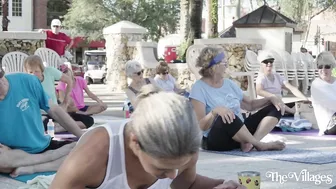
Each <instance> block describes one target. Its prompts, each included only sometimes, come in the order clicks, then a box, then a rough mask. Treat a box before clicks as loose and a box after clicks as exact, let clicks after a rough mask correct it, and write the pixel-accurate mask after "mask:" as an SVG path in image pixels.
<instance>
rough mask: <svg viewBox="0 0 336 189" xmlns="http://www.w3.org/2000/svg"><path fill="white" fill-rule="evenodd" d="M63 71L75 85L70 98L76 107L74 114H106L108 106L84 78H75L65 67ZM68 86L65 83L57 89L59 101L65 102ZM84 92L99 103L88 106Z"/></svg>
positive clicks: (61, 83) (60, 84)
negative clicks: (93, 91) (94, 92)
mask: <svg viewBox="0 0 336 189" xmlns="http://www.w3.org/2000/svg"><path fill="white" fill-rule="evenodd" d="M62 69H63V70H62V72H63V73H64V74H66V75H67V76H69V77H70V78H71V80H72V83H73V86H72V90H71V93H70V96H71V98H72V100H73V102H74V103H75V105H76V110H75V111H74V112H76V113H78V114H84V115H94V114H99V113H101V112H104V111H105V110H106V109H107V105H106V104H105V103H104V102H103V101H102V100H100V99H99V98H98V97H97V96H96V95H95V94H93V93H92V91H91V90H90V89H89V87H88V86H87V83H86V81H85V79H84V78H82V77H80V76H74V75H73V72H72V70H71V69H69V68H68V67H63V68H62ZM66 86H67V85H66V84H65V83H64V82H60V83H59V84H58V86H57V87H56V88H57V90H58V94H59V100H60V101H61V102H63V101H64V99H65V94H64V92H65V91H66ZM84 91H85V92H86V94H87V95H88V96H89V97H90V98H91V99H92V100H95V101H96V102H97V103H95V104H92V105H86V104H85V102H84Z"/></svg>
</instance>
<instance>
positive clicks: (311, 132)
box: [271, 128, 336, 138]
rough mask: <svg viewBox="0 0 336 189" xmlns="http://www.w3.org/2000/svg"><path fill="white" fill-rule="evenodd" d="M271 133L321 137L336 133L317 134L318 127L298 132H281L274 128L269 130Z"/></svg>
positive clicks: (330, 136) (331, 136) (332, 136)
mask: <svg viewBox="0 0 336 189" xmlns="http://www.w3.org/2000/svg"><path fill="white" fill-rule="evenodd" d="M271 133H272V134H283V135H297V136H314V137H322V138H336V135H323V136H318V133H319V130H318V129H310V130H304V131H298V132H282V131H281V129H280V128H274V129H273V131H272V132H271Z"/></svg>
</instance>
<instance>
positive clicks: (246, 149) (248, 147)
mask: <svg viewBox="0 0 336 189" xmlns="http://www.w3.org/2000/svg"><path fill="white" fill-rule="evenodd" d="M240 149H241V150H242V151H243V152H249V151H251V150H252V149H253V145H252V144H251V143H241V144H240Z"/></svg>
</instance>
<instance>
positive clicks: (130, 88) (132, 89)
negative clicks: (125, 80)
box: [128, 78, 151, 95]
mask: <svg viewBox="0 0 336 189" xmlns="http://www.w3.org/2000/svg"><path fill="white" fill-rule="evenodd" d="M145 81H146V85H148V84H150V83H151V82H150V80H149V79H148V78H145ZM128 89H129V90H131V91H132V92H133V93H134V94H135V95H137V94H138V93H139V91H138V90H135V89H134V88H133V87H131V86H128Z"/></svg>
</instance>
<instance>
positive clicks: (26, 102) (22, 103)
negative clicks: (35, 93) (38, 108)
mask: <svg viewBox="0 0 336 189" xmlns="http://www.w3.org/2000/svg"><path fill="white" fill-rule="evenodd" d="M16 107H18V108H20V109H21V111H23V112H24V111H26V110H27V109H28V108H29V99H28V98H24V99H22V100H21V101H20V102H19V103H17V105H16Z"/></svg>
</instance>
